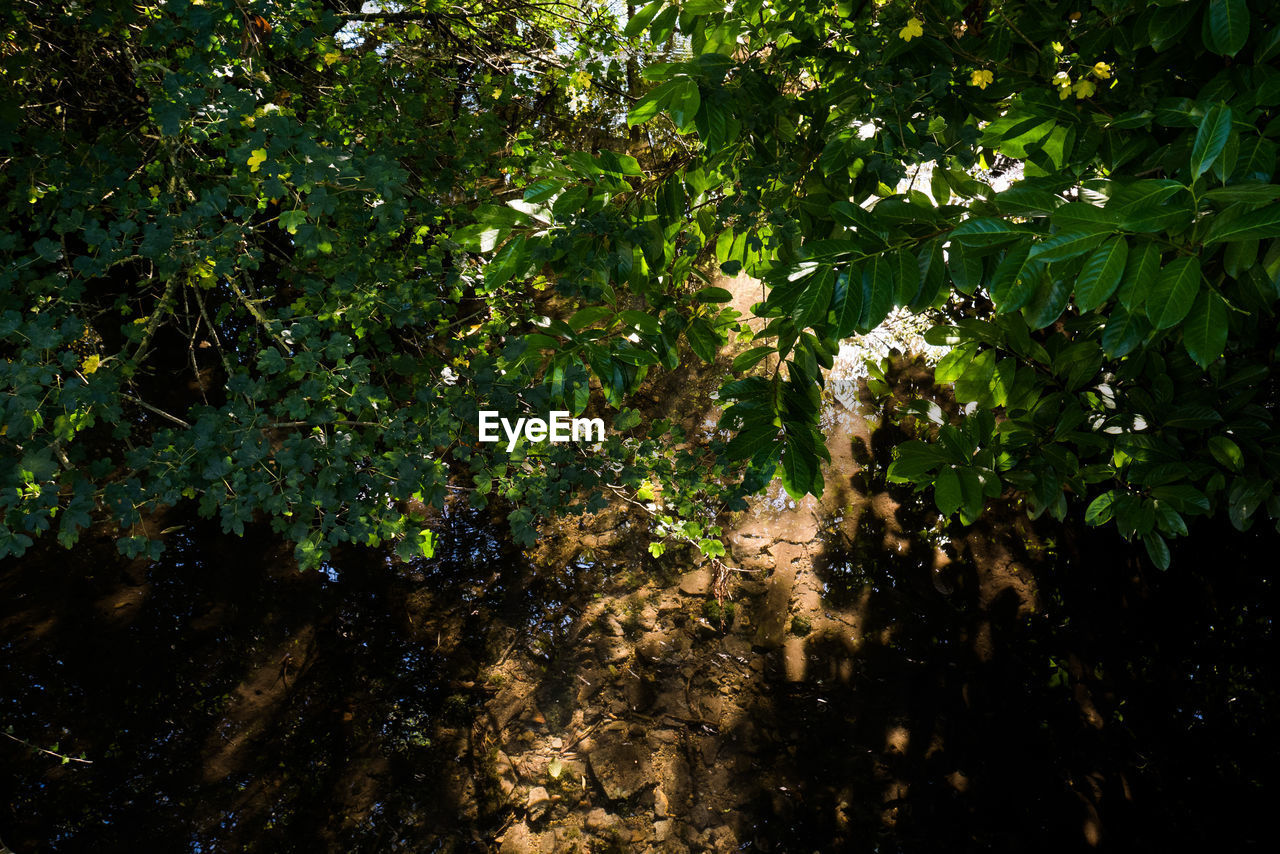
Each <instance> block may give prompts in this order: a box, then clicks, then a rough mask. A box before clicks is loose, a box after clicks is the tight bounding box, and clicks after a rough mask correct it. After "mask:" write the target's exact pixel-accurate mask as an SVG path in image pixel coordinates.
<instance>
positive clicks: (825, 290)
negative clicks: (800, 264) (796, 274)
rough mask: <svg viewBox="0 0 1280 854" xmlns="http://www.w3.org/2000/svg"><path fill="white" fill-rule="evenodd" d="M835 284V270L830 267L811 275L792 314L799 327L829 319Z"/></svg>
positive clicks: (802, 327) (813, 324)
mask: <svg viewBox="0 0 1280 854" xmlns="http://www.w3.org/2000/svg"><path fill="white" fill-rule="evenodd" d="M834 284H835V272H834V271H833V270H832V269H831V268H830V267H823V268H822V269H821V270H819V271H818V272H817V273H816V274H815V275H813V276H810V277H809V280H808V283H807V284H806V285H805V289H804V290H803V291H802V292H801V293H800V298H799V299H798V300H796V307H795V311H793V312H792V315H791V316H792V318H793V319H794V320H795V323H796V326H797V327H798V328H800V329H805V328H810V327H814V326H817V325H818V324H819V323H821V322H822V321H824V320H826V319H827V311H828V310H830V308H831V296H832V289H833V287H834Z"/></svg>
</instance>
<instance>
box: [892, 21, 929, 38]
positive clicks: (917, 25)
mask: <svg viewBox="0 0 1280 854" xmlns="http://www.w3.org/2000/svg"><path fill="white" fill-rule="evenodd" d="M922 35H924V26H923V25H922V22H921V20H920V19H919V18H911V19H910V20H909V21H907V25H906V26H905V27H903V28H902V29H901V30H899V31H898V38H900V39H902V40H903V41H904V42H909V41H911V40H912V39H913V38H915V37H916V36H922Z"/></svg>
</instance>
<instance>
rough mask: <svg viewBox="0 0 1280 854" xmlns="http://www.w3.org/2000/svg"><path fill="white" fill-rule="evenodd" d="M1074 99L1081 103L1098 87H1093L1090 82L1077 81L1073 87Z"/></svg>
mask: <svg viewBox="0 0 1280 854" xmlns="http://www.w3.org/2000/svg"><path fill="white" fill-rule="evenodd" d="M1074 91H1075V93H1076V99H1077V100H1080V101H1083V100H1084V99H1085V98H1088V97H1089V96H1090V95H1092V94H1093V93H1094V92H1096V91H1098V87H1097V86H1094V85H1093V81H1092V80H1078V81H1076V85H1075V90H1074Z"/></svg>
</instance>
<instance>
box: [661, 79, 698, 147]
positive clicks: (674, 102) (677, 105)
mask: <svg viewBox="0 0 1280 854" xmlns="http://www.w3.org/2000/svg"><path fill="white" fill-rule="evenodd" d="M671 82H672V83H674V84H675V88H674V89H673V90H672V92H671V95H670V97H669V99H668V101H667V109H668V110H669V111H670V112H671V118H672V119H673V120H674V121H675V123H676V128H677V129H679V131H680V132H681V133H685V132H687V131H690V130H692V129H693V117H694V116H695V115H697V113H698V107H699V106H700V105H701V104H702V96H701V95H700V94H699V93H698V84H697V83H696V82H695V81H694V80H693V79H692V78H690V77H677V78H676V79H675V80H672V81H671Z"/></svg>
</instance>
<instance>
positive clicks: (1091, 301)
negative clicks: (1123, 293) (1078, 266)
mask: <svg viewBox="0 0 1280 854" xmlns="http://www.w3.org/2000/svg"><path fill="white" fill-rule="evenodd" d="M1128 258H1129V244H1127V243H1125V240H1124V238H1123V237H1117V238H1115V239H1113V240H1111V241H1109V242H1107V243H1105V244H1103V245H1102V246H1101V247H1100V248H1099V249H1098V250H1097V251H1096V252H1094V253H1093V254H1092V255H1090V256H1089V258H1088V260H1086V261H1085V262H1084V269H1082V270H1081V271H1080V277H1079V278H1078V279H1077V280H1076V307H1077V308H1079V309H1080V311H1081V312H1086V311H1093V310H1094V309H1095V308H1098V307H1100V306H1101V305H1102V304H1103V303H1105V302H1106V301H1107V300H1109V299H1110V298H1111V295H1112V294H1113V293H1115V290H1116V288H1118V287H1119V286H1120V278H1121V276H1123V275H1124V268H1125V262H1126V261H1127V260H1128Z"/></svg>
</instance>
